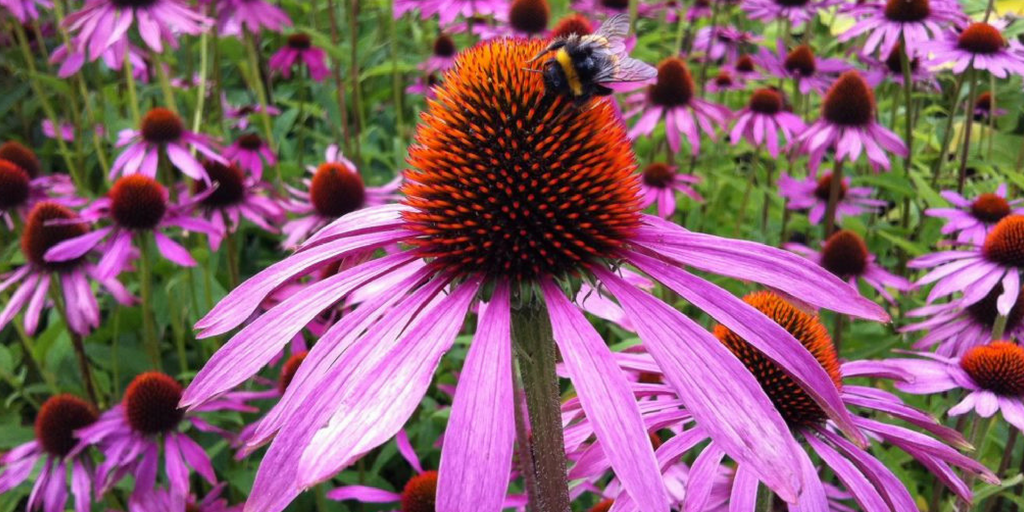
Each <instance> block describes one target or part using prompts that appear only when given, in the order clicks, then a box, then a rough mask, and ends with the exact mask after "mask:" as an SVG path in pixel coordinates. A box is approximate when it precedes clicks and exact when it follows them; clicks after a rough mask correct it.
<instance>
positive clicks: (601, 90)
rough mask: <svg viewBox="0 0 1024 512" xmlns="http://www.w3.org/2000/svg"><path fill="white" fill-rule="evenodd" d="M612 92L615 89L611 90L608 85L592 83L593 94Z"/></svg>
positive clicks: (599, 94)
mask: <svg viewBox="0 0 1024 512" xmlns="http://www.w3.org/2000/svg"><path fill="white" fill-rule="evenodd" d="M614 92H615V91H613V90H611V89H609V88H608V87H605V86H603V85H600V84H595V85H594V95H595V96H611V95H612V93H614Z"/></svg>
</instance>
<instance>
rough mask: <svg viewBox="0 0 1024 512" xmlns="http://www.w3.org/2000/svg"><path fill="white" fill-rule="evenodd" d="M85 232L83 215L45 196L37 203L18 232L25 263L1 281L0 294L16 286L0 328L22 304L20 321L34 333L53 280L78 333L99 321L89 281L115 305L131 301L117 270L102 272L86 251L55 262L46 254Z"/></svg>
mask: <svg viewBox="0 0 1024 512" xmlns="http://www.w3.org/2000/svg"><path fill="white" fill-rule="evenodd" d="M86 234H88V229H87V228H86V226H85V224H84V223H83V221H82V219H81V218H80V217H79V216H78V215H77V214H75V213H74V212H73V211H71V210H69V209H68V208H67V207H65V206H63V205H61V204H59V203H56V202H54V201H49V200H47V201H41V202H39V203H36V205H35V207H33V208H32V212H31V213H29V215H28V220H26V221H25V226H24V228H23V231H22V234H21V252H22V254H23V255H24V257H25V264H24V265H22V266H21V267H20V268H18V269H17V270H15V271H13V272H10V273H8V274H7V275H5V276H3V277H4V280H3V281H2V282H0V292H2V291H4V290H6V289H8V288H10V287H12V286H14V285H17V289H16V290H15V291H14V293H13V294H12V295H11V298H10V300H9V301H8V302H7V305H6V306H5V307H4V309H3V311H2V312H0V328H3V327H5V326H6V325H7V323H8V322H10V321H11V320H12V319H14V315H16V314H17V313H18V311H20V310H21V309H22V308H25V315H24V317H23V320H22V321H23V322H24V323H23V325H24V327H25V332H26V333H27V334H29V335H32V334H35V332H36V328H37V327H38V326H39V316H40V313H42V310H43V308H44V306H46V304H47V293H48V292H49V291H50V288H51V286H50V282H51V280H53V279H57V282H58V283H59V290H60V292H61V295H62V299H63V301H62V302H63V305H64V308H63V311H64V313H65V314H66V315H67V317H66V320H67V324H68V327H69V328H71V330H72V331H74V332H76V333H78V334H88V333H89V331H91V330H92V329H95V328H96V327H99V325H100V306H99V304H98V303H97V302H96V295H95V294H94V293H93V291H92V286H91V285H90V283H89V280H90V279H92V280H94V281H96V282H98V283H99V284H100V285H102V286H103V288H104V289H105V290H107V292H109V293H110V295H111V296H113V297H114V299H116V300H117V301H118V302H119V303H120V304H131V303H132V300H133V299H132V296H131V294H130V293H128V290H126V289H125V288H124V286H122V285H121V283H119V282H118V281H117V279H115V278H114V277H112V276H116V275H117V273H119V272H120V270H121V269H116V270H114V271H112V272H111V274H105V273H101V272H99V271H98V270H97V267H96V266H94V265H93V264H92V262H90V261H89V258H88V256H87V255H85V254H83V255H81V256H79V257H78V258H74V259H69V260H65V261H60V262H55V261H49V260H47V259H46V258H45V256H46V254H47V252H48V251H49V250H50V249H51V248H53V247H54V246H56V245H59V244H60V243H62V242H65V241H68V240H71V239H74V238H77V237H80V236H83V235H86Z"/></svg>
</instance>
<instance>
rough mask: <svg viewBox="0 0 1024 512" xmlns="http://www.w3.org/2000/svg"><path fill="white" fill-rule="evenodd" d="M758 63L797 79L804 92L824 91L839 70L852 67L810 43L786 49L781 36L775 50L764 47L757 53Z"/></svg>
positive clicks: (771, 70)
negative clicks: (817, 50)
mask: <svg viewBox="0 0 1024 512" xmlns="http://www.w3.org/2000/svg"><path fill="white" fill-rule="evenodd" d="M757 63H758V65H760V66H761V67H762V68H763V69H764V70H765V71H767V72H768V73H769V74H771V75H774V76H777V77H781V78H789V79H791V80H793V81H794V82H796V84H797V87H798V88H799V90H800V92H801V93H803V94H810V93H812V92H818V93H820V92H824V91H825V90H826V89H828V86H829V84H831V83H832V81H833V80H835V77H836V76H837V75H838V74H839V73H842V72H843V71H846V70H848V69H850V67H851V66H850V65H849V64H848V63H846V62H845V61H843V60H840V59H831V58H823V57H820V56H816V55H815V54H814V50H812V49H811V47H810V46H807V45H800V46H797V47H795V48H793V49H792V50H790V51H789V52H786V50H785V48H784V47H783V45H782V41H781V40H780V41H778V43H777V44H776V48H775V51H774V52H772V51H770V50H769V49H767V48H761V49H760V50H759V52H758V54H757Z"/></svg>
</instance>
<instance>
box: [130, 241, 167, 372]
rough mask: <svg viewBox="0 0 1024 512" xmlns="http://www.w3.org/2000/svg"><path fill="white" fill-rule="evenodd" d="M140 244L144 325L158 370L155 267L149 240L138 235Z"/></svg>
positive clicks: (152, 359)
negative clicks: (154, 287)
mask: <svg viewBox="0 0 1024 512" xmlns="http://www.w3.org/2000/svg"><path fill="white" fill-rule="evenodd" d="M136 240H137V242H138V246H139V252H140V253H141V254H140V257H139V288H140V290H139V293H140V294H141V295H142V312H141V313H142V327H143V337H144V338H143V339H144V341H145V346H146V351H147V352H149V359H150V362H151V363H152V364H153V367H154V368H156V369H157V370H160V369H161V366H162V365H161V362H160V340H159V339H158V338H157V332H156V322H155V321H154V320H153V282H152V279H153V268H152V266H151V261H150V254H149V253H150V251H149V240H147V239H146V238H144V237H143V236H141V235H140V236H138V237H137V239H136Z"/></svg>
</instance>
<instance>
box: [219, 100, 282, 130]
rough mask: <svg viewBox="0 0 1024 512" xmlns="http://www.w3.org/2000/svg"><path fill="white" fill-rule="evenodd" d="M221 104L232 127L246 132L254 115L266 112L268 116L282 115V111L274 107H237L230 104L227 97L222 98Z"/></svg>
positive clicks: (251, 105) (250, 105)
mask: <svg viewBox="0 0 1024 512" xmlns="http://www.w3.org/2000/svg"><path fill="white" fill-rule="evenodd" d="M220 104H221V105H222V108H223V109H224V117H226V118H228V119H231V120H232V126H233V127H234V128H238V129H239V130H245V129H247V128H249V121H250V117H251V116H253V115H256V114H263V113H264V112H266V115H268V116H277V115H281V109H279V108H277V107H275V106H273V105H267V108H266V109H264V108H263V106H261V105H258V104H256V105H253V104H249V105H242V106H239V107H235V106H233V105H231V104H230V103H228V99H227V97H226V96H222V97H221V100H220Z"/></svg>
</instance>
